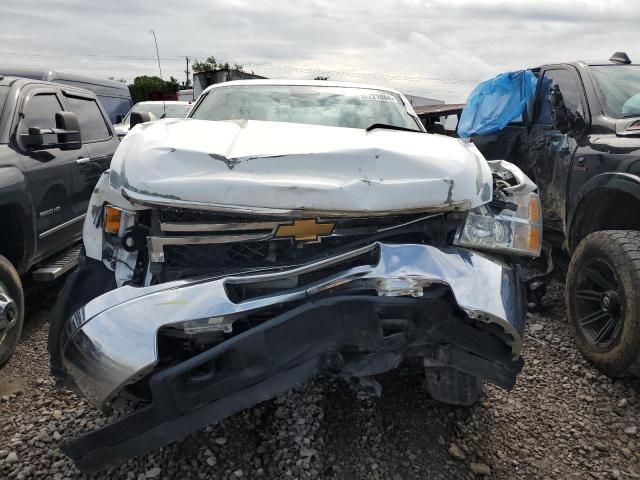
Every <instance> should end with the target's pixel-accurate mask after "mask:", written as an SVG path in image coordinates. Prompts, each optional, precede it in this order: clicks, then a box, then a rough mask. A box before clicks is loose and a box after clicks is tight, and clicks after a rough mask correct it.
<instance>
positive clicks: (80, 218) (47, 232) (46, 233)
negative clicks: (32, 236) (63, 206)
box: [38, 213, 87, 238]
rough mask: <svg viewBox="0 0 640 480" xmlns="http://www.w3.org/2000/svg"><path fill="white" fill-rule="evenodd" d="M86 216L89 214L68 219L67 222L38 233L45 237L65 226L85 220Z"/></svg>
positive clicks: (39, 236) (40, 236)
mask: <svg viewBox="0 0 640 480" xmlns="http://www.w3.org/2000/svg"><path fill="white" fill-rule="evenodd" d="M86 216H87V214H86V213H83V214H82V215H80V216H79V217H76V218H72V219H71V220H67V221H66V222H64V223H61V224H60V225H56V226H55V227H53V228H50V229H49V230H45V231H44V232H42V233H41V234H39V235H38V238H45V237H48V236H49V235H51V234H54V233H56V232H59V231H60V230H62V229H63V228H67V227H68V226H70V225H73V224H74V223H76V222H78V221H80V220H84V217H86Z"/></svg>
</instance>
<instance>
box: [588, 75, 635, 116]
mask: <svg viewBox="0 0 640 480" xmlns="http://www.w3.org/2000/svg"><path fill="white" fill-rule="evenodd" d="M591 71H592V73H593V76H594V78H595V80H596V85H597V87H598V91H599V93H600V99H601V101H602V104H603V107H604V111H605V113H606V114H607V115H609V116H610V117H613V118H624V117H636V116H640V66H637V65H598V66H593V67H591Z"/></svg>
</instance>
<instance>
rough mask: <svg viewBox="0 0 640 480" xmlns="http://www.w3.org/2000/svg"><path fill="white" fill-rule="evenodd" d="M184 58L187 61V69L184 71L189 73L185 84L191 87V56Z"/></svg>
mask: <svg viewBox="0 0 640 480" xmlns="http://www.w3.org/2000/svg"><path fill="white" fill-rule="evenodd" d="M184 59H185V60H186V61H187V69H186V70H185V71H184V73H186V74H187V83H185V84H184V86H185V87H187V88H189V87H190V86H191V80H189V57H184Z"/></svg>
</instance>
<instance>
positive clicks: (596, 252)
mask: <svg viewBox="0 0 640 480" xmlns="http://www.w3.org/2000/svg"><path fill="white" fill-rule="evenodd" d="M565 301H566V305H567V317H568V320H569V326H570V328H571V331H572V333H573V335H574V338H575V341H576V344H577V346H578V348H579V349H580V351H581V352H582V354H583V355H584V356H585V357H586V358H587V359H588V360H589V361H590V362H591V363H593V365H594V366H595V367H596V368H597V369H598V370H600V371H601V372H602V373H604V374H605V375H608V376H611V377H628V376H637V375H639V374H640V232H636V231H628V230H607V231H602V232H596V233H592V234H590V235H588V236H587V237H586V238H584V240H582V242H580V244H579V245H578V248H576V251H575V252H574V254H573V257H572V259H571V263H570V264H569V271H568V273H567V287H566V291H565Z"/></svg>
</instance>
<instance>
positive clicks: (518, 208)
mask: <svg viewBox="0 0 640 480" xmlns="http://www.w3.org/2000/svg"><path fill="white" fill-rule="evenodd" d="M507 199H508V201H507V202H492V203H489V204H486V205H482V206H480V207H477V208H474V209H473V210H471V211H470V212H469V214H468V216H467V219H466V221H465V223H464V226H462V227H461V228H460V229H458V232H457V233H456V237H455V240H454V244H456V245H460V246H462V247H469V248H476V249H481V250H492V251H498V252H504V253H507V254H512V255H513V254H517V255H527V256H531V257H537V256H539V255H540V250H541V248H542V215H541V209H540V198H539V197H538V195H537V194H535V193H526V194H520V195H509V196H507Z"/></svg>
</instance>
